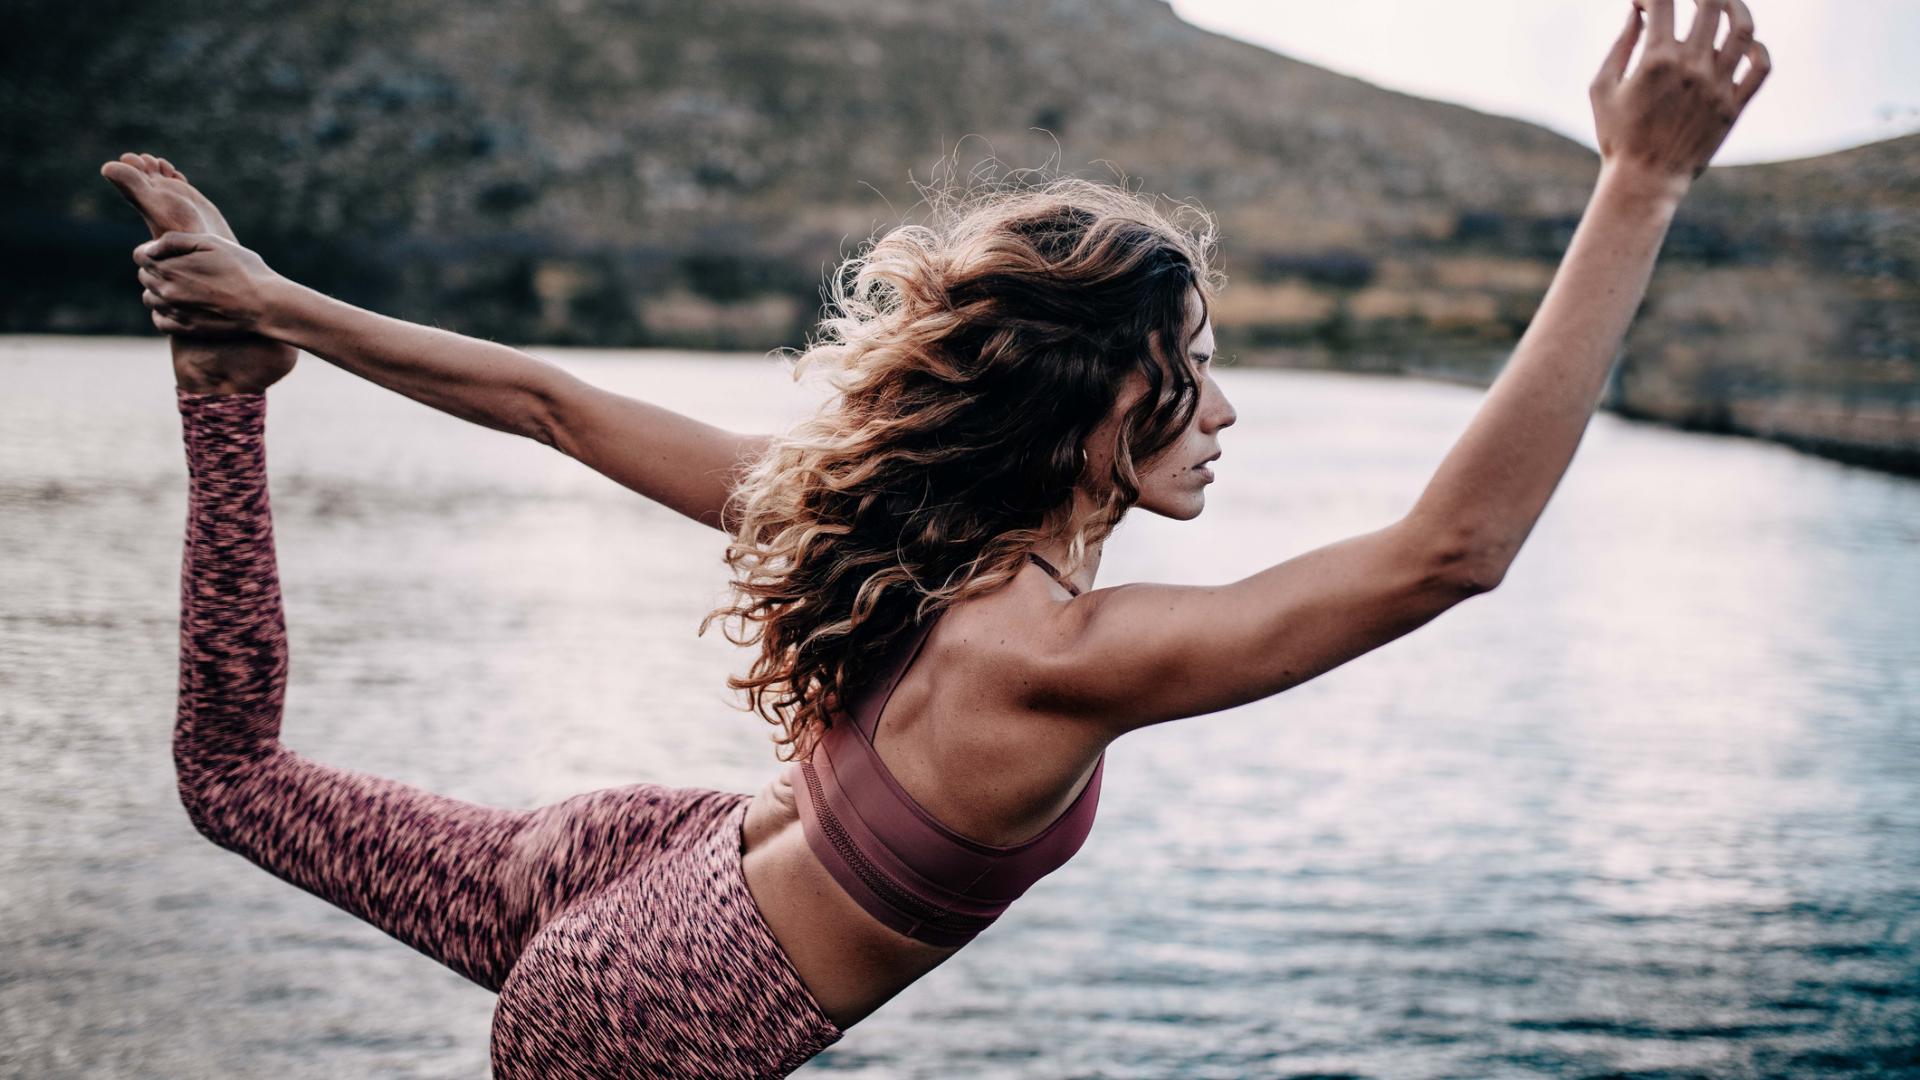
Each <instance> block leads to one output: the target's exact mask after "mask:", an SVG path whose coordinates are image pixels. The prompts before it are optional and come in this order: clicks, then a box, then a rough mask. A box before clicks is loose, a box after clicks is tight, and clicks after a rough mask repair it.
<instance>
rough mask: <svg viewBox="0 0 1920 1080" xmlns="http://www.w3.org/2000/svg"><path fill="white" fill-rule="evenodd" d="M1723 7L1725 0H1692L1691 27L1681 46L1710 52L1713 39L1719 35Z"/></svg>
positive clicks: (1690, 49)
mask: <svg viewBox="0 0 1920 1080" xmlns="http://www.w3.org/2000/svg"><path fill="white" fill-rule="evenodd" d="M1725 8H1726V0H1693V28H1692V29H1690V30H1688V31H1687V43H1686V45H1685V46H1683V47H1684V48H1685V49H1687V50H1688V51H1689V52H1697V53H1702V54H1705V53H1709V52H1712V51H1713V39H1714V38H1716V37H1718V36H1720V13H1721V11H1723V10H1725Z"/></svg>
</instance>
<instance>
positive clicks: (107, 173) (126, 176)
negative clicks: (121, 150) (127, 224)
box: [100, 161, 147, 199]
mask: <svg viewBox="0 0 1920 1080" xmlns="http://www.w3.org/2000/svg"><path fill="white" fill-rule="evenodd" d="M100 175H101V176H104V177H106V178H107V181H108V182H109V183H111V184H112V185H113V186H114V187H117V188H119V189H120V193H121V194H122V195H125V196H127V197H128V198H129V199H131V198H132V197H133V193H134V192H135V191H136V190H138V189H140V188H144V187H145V186H146V183H147V176H146V174H145V173H143V172H141V171H140V170H139V169H137V168H134V167H133V166H132V165H129V164H127V163H126V162H124V161H109V162H107V163H106V164H105V165H102V166H100Z"/></svg>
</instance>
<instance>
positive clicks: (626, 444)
mask: <svg viewBox="0 0 1920 1080" xmlns="http://www.w3.org/2000/svg"><path fill="white" fill-rule="evenodd" d="M535 390H536V397H537V399H538V401H539V404H540V410H539V413H538V418H539V421H538V422H539V427H540V429H541V432H542V434H540V435H539V436H537V438H539V439H540V441H541V442H544V443H546V444H548V445H549V446H552V447H554V448H555V449H557V450H559V451H560V452H561V453H563V454H565V455H567V456H568V457H570V458H573V459H574V460H576V461H579V462H581V463H582V464H585V465H587V466H590V467H592V468H593V469H596V470H598V471H599V472H601V473H604V474H606V475H607V476H608V477H611V478H612V479H614V480H616V481H618V482H619V483H621V484H624V485H626V486H627V487H630V488H632V489H633V490H635V491H637V492H639V493H640V494H642V495H645V496H646V497H647V498H649V499H652V500H654V501H655V502H657V503H660V504H661V505H663V506H666V507H669V508H671V509H674V510H677V511H679V512H680V513H682V514H685V515H686V516H688V517H690V518H692V519H694V520H695V521H698V522H700V523H701V524H703V525H708V526H711V527H713V528H716V529H721V530H728V529H729V528H730V527H731V525H732V523H733V517H732V515H731V513H729V512H728V511H729V510H730V507H728V505H727V502H728V500H729V499H731V498H732V497H733V492H734V488H735V487H736V486H737V485H738V483H739V480H740V477H741V476H742V474H743V473H744V472H745V470H746V467H747V466H748V465H749V464H750V463H751V462H752V461H753V459H754V458H756V457H758V456H759V455H760V453H761V451H763V450H765V449H766V447H767V443H768V442H769V441H771V439H772V436H770V435H741V434H737V433H735V432H731V431H727V430H724V429H722V428H717V427H714V426H713V425H712V424H706V423H702V422H700V421H698V420H695V419H693V418H692V417H689V416H684V415H682V414H680V413H677V412H674V411H673V410H672V409H667V408H663V407H661V406H659V405H655V404H652V403H651V402H646V401H641V400H638V399H636V398H630V397H624V396H622V395H620V394H616V393H614V392H612V391H610V390H605V389H602V388H601V387H598V386H595V385H593V384H592V383H589V382H586V381H584V380H582V379H579V378H577V377H575V376H574V375H573V374H571V373H569V372H566V371H562V370H560V369H559V368H554V367H549V369H548V371H547V372H545V373H543V374H542V375H541V376H540V377H539V378H538V379H536V382H535Z"/></svg>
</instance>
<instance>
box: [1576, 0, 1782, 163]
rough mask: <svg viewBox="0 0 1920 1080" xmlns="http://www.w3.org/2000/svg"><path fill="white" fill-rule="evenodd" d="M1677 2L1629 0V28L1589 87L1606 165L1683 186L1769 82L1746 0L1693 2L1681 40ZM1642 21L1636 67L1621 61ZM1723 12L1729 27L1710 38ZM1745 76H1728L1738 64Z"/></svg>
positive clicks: (1764, 54)
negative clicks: (1642, 43)
mask: <svg viewBox="0 0 1920 1080" xmlns="http://www.w3.org/2000/svg"><path fill="white" fill-rule="evenodd" d="M1674 3H1675V0H1632V6H1631V8H1630V9H1629V11H1628V14H1627V25H1626V28H1625V29H1624V30H1622V31H1621V33H1620V36H1619V37H1618V38H1617V39H1616V40H1615V41H1614V44H1613V50H1612V51H1611V52H1609V53H1608V54H1607V58H1606V61H1605V62H1604V63H1603V64H1601V66H1600V72H1599V74H1598V75H1595V76H1594V79H1593V82H1592V84H1591V85H1590V86H1589V87H1588V97H1589V98H1590V99H1591V100H1592V102H1593V119H1594V129H1595V133H1596V135H1597V136H1598V142H1599V146H1600V158H1601V162H1602V165H1603V167H1625V168H1633V169H1641V170H1645V171H1646V172H1648V173H1650V174H1653V175H1654V176H1655V177H1656V178H1658V179H1661V180H1665V181H1668V182H1670V183H1671V184H1673V185H1674V186H1675V187H1677V188H1678V189H1680V190H1683V191H1684V189H1685V188H1686V187H1687V186H1690V185H1691V184H1692V183H1693V181H1694V180H1695V179H1696V178H1698V177H1699V176H1700V174H1701V173H1703V172H1705V171H1706V170H1707V163H1708V161H1710V160H1711V159H1712V157H1713V155H1714V152H1715V151H1717V150H1719V149H1720V144H1721V143H1722V142H1724V141H1726V137H1727V132H1729V131H1731V130H1732V129H1733V123H1734V121H1735V120H1737V119H1738V118H1739V116H1740V113H1741V112H1742V111H1743V110H1745V109H1746V107H1747V102H1749V101H1751V100H1753V95H1754V93H1755V92H1756V91H1758V90H1759V89H1760V84H1761V83H1763V82H1765V81H1766V78H1767V72H1768V71H1770V70H1772V64H1771V63H1770V62H1769V60H1768V57H1767V47H1766V46H1765V45H1762V44H1760V42H1759V41H1757V40H1755V38H1754V36H1753V15H1752V14H1751V13H1750V12H1749V11H1748V10H1747V5H1746V3H1745V2H1744V0H1696V3H1695V6H1694V19H1693V27H1692V29H1690V30H1689V31H1688V33H1687V37H1686V40H1684V41H1681V40H1677V39H1676V38H1675V37H1674V32H1673V30H1674V27H1673V8H1674ZM1643 14H1644V17H1645V19H1646V47H1645V49H1643V50H1642V51H1641V54H1640V65H1639V66H1638V67H1636V68H1634V70H1633V72H1632V73H1631V74H1628V73H1627V59H1628V57H1629V56H1631V55H1632V53H1633V47H1634V43H1635V42H1636V41H1638V40H1639V38H1640V34H1641V19H1642V16H1643ZM1722 14H1725V15H1726V17H1727V19H1728V22H1729V24H1730V26H1731V29H1730V30H1729V32H1728V34H1727V40H1726V42H1725V43H1724V44H1721V45H1719V46H1717V47H1716V46H1715V45H1714V38H1715V37H1716V36H1717V35H1718V33H1719V30H1720V17H1721V15H1722ZM1741 57H1746V59H1747V71H1746V74H1745V75H1744V76H1743V77H1742V78H1740V79H1739V80H1735V79H1734V77H1733V73H1734V69H1735V68H1736V67H1737V66H1738V65H1739V63H1740V58H1741Z"/></svg>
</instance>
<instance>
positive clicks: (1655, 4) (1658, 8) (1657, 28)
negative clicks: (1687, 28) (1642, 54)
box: [1646, 0, 1673, 45]
mask: <svg viewBox="0 0 1920 1080" xmlns="http://www.w3.org/2000/svg"><path fill="white" fill-rule="evenodd" d="M1646 6H1647V43H1648V44H1649V45H1671V44H1673V0H1646Z"/></svg>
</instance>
